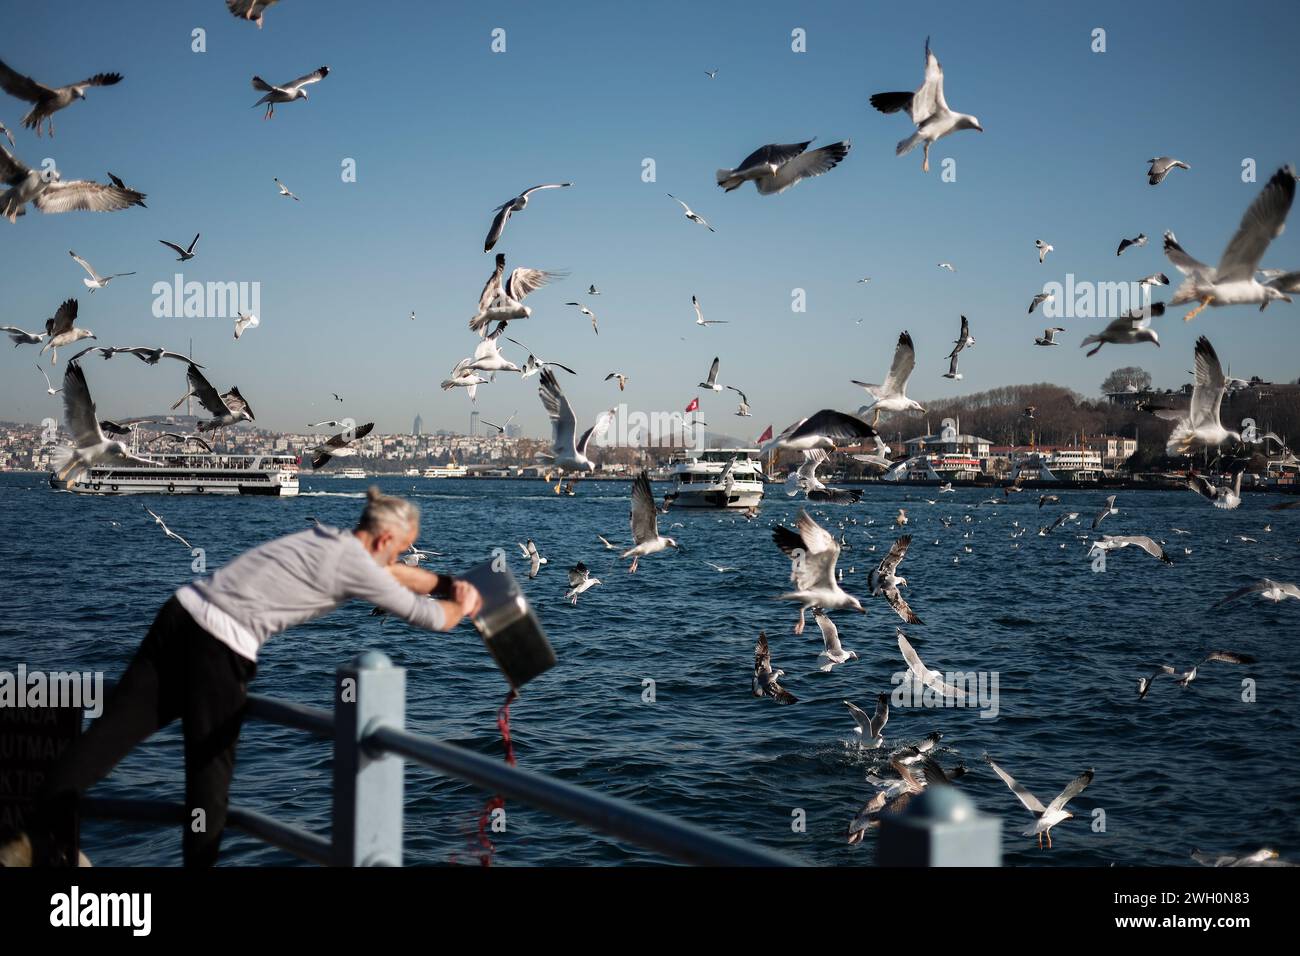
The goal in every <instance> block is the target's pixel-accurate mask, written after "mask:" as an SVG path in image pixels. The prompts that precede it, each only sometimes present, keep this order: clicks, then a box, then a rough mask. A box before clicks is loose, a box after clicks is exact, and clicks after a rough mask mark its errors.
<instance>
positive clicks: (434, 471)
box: [424, 462, 469, 478]
mask: <svg viewBox="0 0 1300 956" xmlns="http://www.w3.org/2000/svg"><path fill="white" fill-rule="evenodd" d="M468 475H469V469H468V468H466V467H465V466H464V465H458V464H456V463H455V462H452V463H451V464H449V465H434V466H433V467H432V468H426V469H424V477H426V478H465V477H467V476H468Z"/></svg>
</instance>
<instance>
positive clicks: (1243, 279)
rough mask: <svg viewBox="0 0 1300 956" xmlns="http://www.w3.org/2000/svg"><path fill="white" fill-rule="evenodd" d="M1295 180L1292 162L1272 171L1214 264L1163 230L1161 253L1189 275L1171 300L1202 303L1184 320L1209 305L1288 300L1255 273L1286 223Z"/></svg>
mask: <svg viewBox="0 0 1300 956" xmlns="http://www.w3.org/2000/svg"><path fill="white" fill-rule="evenodd" d="M1295 184H1296V171H1295V167H1294V166H1287V167H1285V168H1283V169H1279V170H1278V171H1277V172H1276V173H1274V174H1273V178H1272V179H1270V180H1269V181H1268V183H1267V184H1266V185H1265V186H1264V188H1263V190H1261V191H1260V194H1259V195H1258V196H1256V197H1255V201H1254V202H1252V203H1251V204H1250V206H1249V207H1248V208H1247V209H1246V212H1245V215H1243V216H1242V217H1241V225H1239V226H1238V227H1237V233H1236V235H1234V236H1233V237H1232V239H1231V240H1229V242H1228V246H1227V248H1226V249H1224V250H1223V255H1222V256H1221V257H1220V259H1219V264H1218V266H1208V265H1206V264H1205V263H1204V262H1199V261H1197V260H1196V259H1193V258H1192V257H1191V256H1190V255H1188V254H1187V251H1186V250H1185V249H1183V247H1182V246H1180V245H1179V244H1178V240H1177V239H1176V238H1175V237H1174V234H1173V233H1172V232H1166V233H1165V255H1166V256H1168V257H1169V261H1170V262H1172V263H1173V264H1174V268H1175V269H1177V270H1178V271H1179V272H1181V273H1182V274H1183V275H1184V276H1186V277H1187V278H1186V279H1184V280H1183V283H1182V285H1180V286H1179V287H1178V289H1177V290H1176V291H1175V292H1174V296H1173V298H1172V299H1170V300H1169V304H1170V305H1182V304H1183V303H1185V302H1192V301H1198V302H1199V303H1200V304H1199V305H1197V307H1196V308H1194V309H1192V310H1191V311H1190V312H1188V313H1187V314H1186V315H1184V316H1183V321H1185V322H1190V321H1191V320H1192V319H1193V318H1194V317H1195V316H1196V315H1197V314H1198V313H1199V312H1200V311H1201V310H1202V309H1204V308H1205V307H1206V306H1207V305H1208V306H1214V307H1216V308H1217V307H1219V306H1224V305H1256V304H1263V303H1267V302H1269V301H1271V300H1273V299H1282V300H1283V301H1286V302H1290V301H1291V298H1290V296H1288V295H1287V294H1286V293H1285V292H1283V291H1282V290H1281V289H1280V288H1278V287H1277V286H1274V285H1266V284H1264V283H1261V282H1260V281H1259V280H1258V279H1256V278H1255V275H1256V272H1257V271H1258V269H1259V262H1260V260H1261V259H1263V258H1264V253H1265V252H1267V251H1268V246H1269V243H1271V242H1272V241H1273V240H1274V239H1276V238H1277V237H1278V236H1280V235H1281V234H1282V230H1283V228H1284V227H1285V226H1286V217H1287V213H1289V212H1290V211H1291V203H1292V201H1293V200H1294V199H1295Z"/></svg>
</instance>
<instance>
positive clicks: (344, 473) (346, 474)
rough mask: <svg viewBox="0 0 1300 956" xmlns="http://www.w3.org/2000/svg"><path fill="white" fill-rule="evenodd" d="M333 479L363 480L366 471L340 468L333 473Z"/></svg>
mask: <svg viewBox="0 0 1300 956" xmlns="http://www.w3.org/2000/svg"><path fill="white" fill-rule="evenodd" d="M333 477H335V478H364V477H366V470H365V469H364V468H340V469H339V470H338V471H336V472H334V475H333Z"/></svg>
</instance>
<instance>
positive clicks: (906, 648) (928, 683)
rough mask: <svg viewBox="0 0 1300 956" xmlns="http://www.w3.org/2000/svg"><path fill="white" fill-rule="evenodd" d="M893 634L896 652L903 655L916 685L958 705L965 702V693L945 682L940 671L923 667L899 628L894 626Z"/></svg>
mask: <svg viewBox="0 0 1300 956" xmlns="http://www.w3.org/2000/svg"><path fill="white" fill-rule="evenodd" d="M894 634H895V636H897V638H898V650H899V652H900V653H901V654H902V655H903V660H905V661H907V669H908V671H909V672H910V673H911V676H912V679H913V680H914V681H915V682H916V683H919V684H920V685H921V686H922V687H928V688H930V690H932V691H934V692H935V693H936V694H938V695H939V696H941V697H943V698H945V699H947V698H949V697H951V698H953V699H954V700H956V701H957V702H959V703H962V702H964V701H965V700H966V691H964V690H962V688H960V687H958V686H956V685H955V684H949V683H948V682H947V681H945V680H944V679H943V673H942V672H941V671H936V670H931V669H930V668H929V667H926V666H925V661H923V660H921V657H920V655H919V654H917V653H916V649H915V648H913V647H912V642H911V641H909V640H908V639H907V635H906V634H904V633H903V629H902V628H901V627H897V626H895V628H894Z"/></svg>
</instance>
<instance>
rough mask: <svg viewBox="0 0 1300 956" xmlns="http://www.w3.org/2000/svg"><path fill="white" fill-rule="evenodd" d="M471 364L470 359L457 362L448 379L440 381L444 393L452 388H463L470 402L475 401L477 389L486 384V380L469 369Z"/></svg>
mask: <svg viewBox="0 0 1300 956" xmlns="http://www.w3.org/2000/svg"><path fill="white" fill-rule="evenodd" d="M473 362H474V360H473V359H472V358H463V359H461V360H460V361H459V362H457V363H456V367H455V368H453V369H452V370H451V373H450V378H445V379H443V380H442V384H441V388H442V390H443V391H444V392H446V391H449V390H451V389H453V388H463V389H466V390H467V391H468V392H469V400H470V401H471V402H473V401H477V396H478V387H479V386H480V385H486V384H488V380H487V379H485V378H484V377H483V376H482V375H480V374H479V373H478V372H476V371H474V370H473V369H471V368H470V365H471V364H473Z"/></svg>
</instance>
